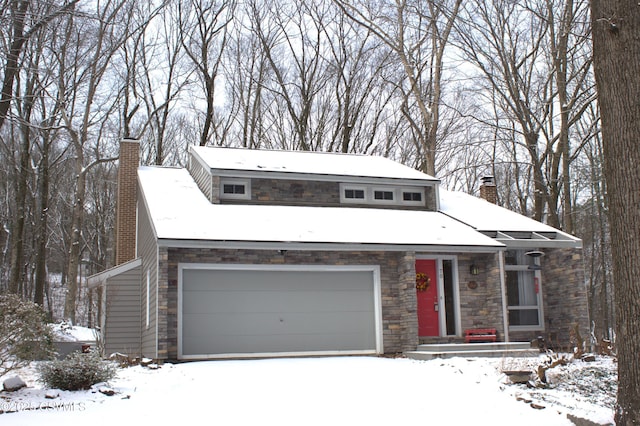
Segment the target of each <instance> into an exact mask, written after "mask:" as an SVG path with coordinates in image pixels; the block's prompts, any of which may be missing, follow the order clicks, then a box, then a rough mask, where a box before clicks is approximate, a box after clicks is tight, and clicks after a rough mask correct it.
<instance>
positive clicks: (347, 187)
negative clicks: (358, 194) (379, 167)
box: [340, 183, 369, 204]
mask: <svg viewBox="0 0 640 426" xmlns="http://www.w3.org/2000/svg"><path fill="white" fill-rule="evenodd" d="M347 190H353V191H363V192H364V198H347V197H346V196H345V192H346V191H347ZM340 202H341V203H346V204H367V203H368V202H369V194H368V191H367V187H366V186H363V185H351V184H347V183H341V184H340Z"/></svg>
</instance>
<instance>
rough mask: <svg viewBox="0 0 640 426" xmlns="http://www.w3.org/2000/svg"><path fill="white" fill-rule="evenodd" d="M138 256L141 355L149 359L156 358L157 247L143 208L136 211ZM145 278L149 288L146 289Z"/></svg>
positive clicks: (140, 201) (141, 202) (140, 204)
mask: <svg viewBox="0 0 640 426" xmlns="http://www.w3.org/2000/svg"><path fill="white" fill-rule="evenodd" d="M138 205H139V206H144V202H143V200H141V199H140V200H139V201H138ZM138 256H140V257H141V258H142V270H141V275H140V282H141V285H140V301H141V307H142V309H141V317H140V318H141V320H140V321H141V322H140V326H141V330H142V355H144V356H145V357H149V358H157V357H158V354H157V344H158V342H157V339H156V330H157V324H158V319H157V315H156V314H157V310H158V304H157V300H156V299H157V298H156V295H157V283H158V280H157V277H158V245H157V243H156V239H155V235H154V233H153V228H152V226H151V221H150V220H149V215H148V213H147V211H146V209H145V208H144V207H142V208H140V209H138ZM147 276H148V279H149V288H148V289H147ZM147 291H148V292H149V305H148V306H147ZM147 309H148V310H149V312H148V316H149V323H148V324H147Z"/></svg>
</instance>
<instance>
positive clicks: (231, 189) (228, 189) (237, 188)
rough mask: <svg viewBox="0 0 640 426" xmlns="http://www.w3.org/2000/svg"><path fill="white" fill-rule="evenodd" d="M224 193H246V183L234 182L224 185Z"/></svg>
mask: <svg viewBox="0 0 640 426" xmlns="http://www.w3.org/2000/svg"><path fill="white" fill-rule="evenodd" d="M222 193H223V194H234V195H241V194H242V195H244V194H245V190H244V185H238V184H233V183H227V184H224V185H223V186H222Z"/></svg>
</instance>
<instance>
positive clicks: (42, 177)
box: [33, 137, 49, 306]
mask: <svg viewBox="0 0 640 426" xmlns="http://www.w3.org/2000/svg"><path fill="white" fill-rule="evenodd" d="M38 178H39V180H38V197H40V202H39V203H38V204H39V206H38V207H39V208H38V212H39V216H38V224H37V228H38V235H37V237H36V274H35V275H36V276H35V293H34V297H33V301H34V302H35V303H37V304H38V305H40V306H43V305H44V291H45V283H46V280H47V235H49V233H48V232H47V223H48V219H49V141H48V137H45V138H43V141H42V158H41V159H40V164H39V165H38Z"/></svg>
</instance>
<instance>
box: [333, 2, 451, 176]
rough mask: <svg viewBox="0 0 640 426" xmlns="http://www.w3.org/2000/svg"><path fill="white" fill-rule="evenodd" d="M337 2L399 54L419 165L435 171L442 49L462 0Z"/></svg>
mask: <svg viewBox="0 0 640 426" xmlns="http://www.w3.org/2000/svg"><path fill="white" fill-rule="evenodd" d="M334 2H335V3H336V4H337V5H338V6H339V7H340V8H341V9H342V10H343V11H344V13H345V14H347V16H349V17H350V18H351V19H353V20H354V21H355V22H357V23H359V24H360V25H362V26H364V27H366V28H368V29H369V30H370V31H371V32H372V33H373V34H375V35H376V36H377V37H379V38H380V40H382V41H383V42H384V43H385V44H386V45H387V46H389V48H390V49H391V50H392V51H393V52H394V54H395V55H396V56H397V58H398V60H399V62H400V64H401V66H402V69H403V71H404V77H405V79H406V82H407V83H406V86H404V87H402V90H403V91H404V94H405V98H404V102H403V112H404V114H405V117H406V118H407V120H408V122H409V123H410V127H411V128H412V129H413V134H414V138H415V147H416V150H417V154H418V158H419V159H420V167H419V168H420V170H422V171H423V172H426V173H429V174H432V175H435V174H436V165H435V163H436V153H437V143H438V140H437V138H438V125H439V119H440V107H441V100H442V89H443V88H442V82H443V79H442V76H443V63H444V59H445V55H444V53H445V49H446V47H447V44H448V41H449V36H450V34H451V30H452V28H453V24H454V22H455V19H456V17H457V15H458V11H459V8H460V4H461V3H462V2H461V0H451V1H447V0H444V1H434V0H424V1H422V0H396V1H394V2H393V3H385V2H382V3H380V2H371V1H366V0H361V1H356V2H347V1H343V0H334ZM413 108H415V109H417V114H413V113H412V112H411V110H412V109H413Z"/></svg>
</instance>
